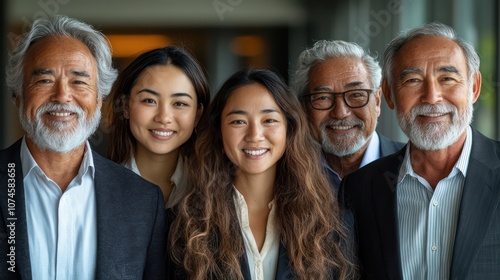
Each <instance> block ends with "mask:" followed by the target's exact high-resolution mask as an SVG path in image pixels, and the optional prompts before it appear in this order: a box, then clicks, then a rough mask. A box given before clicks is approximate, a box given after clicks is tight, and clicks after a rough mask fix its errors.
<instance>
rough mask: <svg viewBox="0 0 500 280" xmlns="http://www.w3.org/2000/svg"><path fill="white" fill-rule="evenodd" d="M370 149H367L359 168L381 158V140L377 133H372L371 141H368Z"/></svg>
mask: <svg viewBox="0 0 500 280" xmlns="http://www.w3.org/2000/svg"><path fill="white" fill-rule="evenodd" d="M368 141H369V142H368V147H366V151H365V154H364V155H363V159H362V160H361V164H360V165H359V168H361V167H363V166H365V165H367V164H368V163H370V162H372V161H374V160H376V159H379V158H380V139H379V137H378V134H377V133H376V132H373V133H372V136H371V138H370V139H368Z"/></svg>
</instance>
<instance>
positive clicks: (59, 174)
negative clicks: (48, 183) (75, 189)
mask: <svg viewBox="0 0 500 280" xmlns="http://www.w3.org/2000/svg"><path fill="white" fill-rule="evenodd" d="M26 145H27V146H28V149H29V151H30V153H31V155H32V156H33V158H34V159H35V161H36V163H37V164H38V166H39V167H40V169H42V170H43V172H44V173H45V175H47V177H49V178H50V179H51V180H53V181H54V182H55V183H56V184H57V185H58V186H59V188H61V191H62V192H64V191H66V188H67V187H68V185H69V183H70V182H71V181H72V180H73V178H75V177H76V176H77V174H78V170H79V169H80V165H81V163H82V160H83V155H84V153H85V143H83V144H82V145H81V146H80V147H78V148H76V149H75V150H73V151H70V152H68V153H58V152H54V151H50V150H41V149H39V148H38V147H37V146H36V144H35V143H34V142H33V141H31V139H29V138H28V137H26Z"/></svg>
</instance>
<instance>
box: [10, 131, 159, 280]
mask: <svg viewBox="0 0 500 280" xmlns="http://www.w3.org/2000/svg"><path fill="white" fill-rule="evenodd" d="M20 148H21V140H19V141H17V142H16V143H15V144H13V145H12V146H11V147H9V148H7V149H5V150H2V151H0V215H1V219H0V279H36V275H32V271H31V265H30V257H29V244H28V233H27V224H26V210H25V197H24V185H23V173H22V167H21V159H20ZM92 156H93V158H94V165H95V180H94V183H95V196H96V210H97V211H96V212H97V254H96V275H95V276H96V277H95V278H96V279H164V278H165V269H164V265H165V240H166V239H165V237H166V221H165V210H164V208H163V196H162V194H161V190H160V189H159V188H158V187H157V186H155V185H153V184H151V183H149V182H147V181H146V180H144V179H142V178H141V177H140V176H137V175H136V174H135V173H133V172H131V171H129V170H127V169H126V168H124V167H122V166H120V165H118V164H115V163H113V162H111V161H109V160H107V159H105V158H103V157H101V156H99V155H98V154H97V153H95V152H93V154H92ZM13 165H15V167H13ZM9 179H11V180H10V181H9ZM12 179H14V180H12ZM9 182H10V183H12V184H14V186H13V185H10V186H13V187H10V186H9V185H8V184H9ZM12 189H15V194H14V195H12V193H13V192H14V191H10V192H9V190H12ZM9 199H11V200H9ZM14 202H15V203H14ZM9 203H11V204H10V205H9ZM12 203H14V204H12ZM13 205H15V210H14V211H13V212H11V211H12V209H11V208H12V207H11V206H13ZM10 213H13V214H14V215H10ZM13 218H15V220H13ZM12 224H14V225H15V227H12V226H9V225H12ZM12 236H14V241H15V244H10V243H12V240H13V238H12ZM9 241H10V243H9ZM39 242H43V240H40V241H39ZM11 246H15V248H14V250H12V248H11ZM12 251H13V252H14V253H15V272H11V271H9V270H8V268H9V267H11V264H12V263H8V262H9V261H10V260H11V256H10V255H12V254H11V253H12Z"/></svg>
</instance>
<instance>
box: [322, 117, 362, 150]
mask: <svg viewBox="0 0 500 280" xmlns="http://www.w3.org/2000/svg"><path fill="white" fill-rule="evenodd" d="M328 125H329V124H328V123H324V124H322V125H321V127H320V130H321V147H322V148H323V151H324V152H325V153H327V154H332V155H334V156H337V157H345V156H349V155H353V154H355V153H357V152H358V151H359V150H360V149H361V148H362V147H363V146H364V145H365V144H366V143H367V142H368V140H369V139H370V137H364V136H363V133H362V132H361V131H360V132H359V133H357V135H356V136H355V139H354V140H352V134H349V135H345V136H340V137H336V138H335V143H333V142H332V141H330V137H329V136H328V134H327V132H326V129H327V128H326V127H327V126H328ZM363 128H364V125H362V126H361V130H362V129H363Z"/></svg>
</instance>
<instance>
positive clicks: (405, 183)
mask: <svg viewBox="0 0 500 280" xmlns="http://www.w3.org/2000/svg"><path fill="white" fill-rule="evenodd" d="M471 147H472V132H471V128H470V127H468V128H467V136H466V139H465V144H464V147H463V149H462V153H461V154H460V157H459V158H458V161H457V162H456V163H455V166H454V167H453V169H452V170H451V172H450V174H449V175H448V176H447V177H446V178H444V179H442V180H441V181H439V183H438V184H437V186H436V189H435V190H432V187H431V186H430V185H429V183H428V182H427V181H426V180H425V179H424V178H422V177H421V176H419V175H418V174H416V173H415V172H414V171H413V168H412V165H411V161H410V145H407V147H406V154H405V158H404V160H403V164H402V165H401V169H400V172H399V179H398V184H397V189H396V190H397V191H396V196H397V209H398V221H399V225H398V227H399V244H400V247H399V248H400V254H401V265H402V271H403V278H404V279H428V280H430V279H436V280H438V279H448V278H449V272H450V267H451V258H452V256H453V246H454V242H455V234H456V229H457V223H458V212H459V210H460V202H461V200H462V191H463V186H464V182H465V176H466V173H467V167H468V165H469V157H470V152H471Z"/></svg>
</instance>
